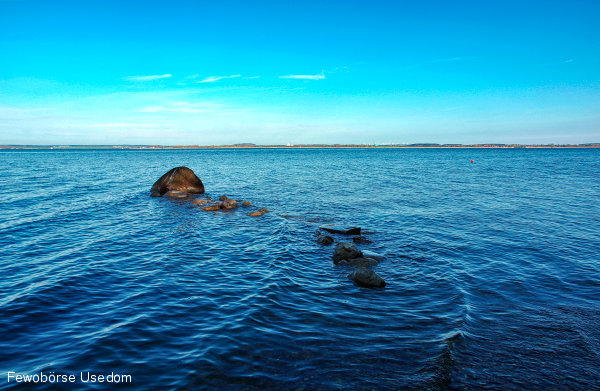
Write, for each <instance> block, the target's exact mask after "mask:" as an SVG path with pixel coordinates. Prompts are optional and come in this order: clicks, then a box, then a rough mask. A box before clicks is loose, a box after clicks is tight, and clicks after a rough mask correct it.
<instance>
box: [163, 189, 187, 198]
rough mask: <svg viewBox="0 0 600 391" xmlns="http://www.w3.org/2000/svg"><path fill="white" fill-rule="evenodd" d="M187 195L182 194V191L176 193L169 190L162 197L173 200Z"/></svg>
mask: <svg viewBox="0 0 600 391" xmlns="http://www.w3.org/2000/svg"><path fill="white" fill-rule="evenodd" d="M188 195H189V194H188V193H184V192H182V191H178V190H169V191H168V192H166V193H165V194H164V197H173V198H185V197H187V196H188Z"/></svg>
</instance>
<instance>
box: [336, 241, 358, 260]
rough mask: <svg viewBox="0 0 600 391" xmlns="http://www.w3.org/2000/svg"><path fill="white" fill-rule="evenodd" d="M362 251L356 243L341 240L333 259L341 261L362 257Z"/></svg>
mask: <svg viewBox="0 0 600 391" xmlns="http://www.w3.org/2000/svg"><path fill="white" fill-rule="evenodd" d="M361 256H362V253H361V252H360V250H359V249H358V248H357V247H356V244H354V243H350V242H340V243H338V244H337V245H336V246H335V250H334V252H333V261H334V262H335V263H339V262H340V261H341V260H344V259H345V260H350V259H353V258H358V257H361Z"/></svg>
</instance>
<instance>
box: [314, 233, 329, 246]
mask: <svg viewBox="0 0 600 391" xmlns="http://www.w3.org/2000/svg"><path fill="white" fill-rule="evenodd" d="M317 243H319V244H323V245H325V246H329V245H330V244H333V238H332V237H331V236H329V235H323V234H319V236H317Z"/></svg>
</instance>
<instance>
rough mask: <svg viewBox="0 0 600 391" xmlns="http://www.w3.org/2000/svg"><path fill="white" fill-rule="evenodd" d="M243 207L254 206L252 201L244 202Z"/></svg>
mask: <svg viewBox="0 0 600 391" xmlns="http://www.w3.org/2000/svg"><path fill="white" fill-rule="evenodd" d="M242 206H252V202H250V201H244V202H243V203H242Z"/></svg>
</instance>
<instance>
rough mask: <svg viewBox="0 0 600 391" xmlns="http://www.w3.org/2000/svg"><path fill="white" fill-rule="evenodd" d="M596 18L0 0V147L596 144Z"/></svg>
mask: <svg viewBox="0 0 600 391" xmlns="http://www.w3.org/2000/svg"><path fill="white" fill-rule="evenodd" d="M525 3H526V4H525ZM599 15H600V2H598V1H561V2H558V1H539V2H538V1H529V2H523V1H519V2H513V1H452V2H449V1H430V2H426V1H423V2H403V1H368V2H367V1H361V2H358V1H343V2H342V1H339V2H338V1H323V2H317V1H298V2H292V1H272V2H270V1H255V2H249V1H245V2H243V1H239V2H238V1H218V2H216V1H213V2H201V1H177V0H172V1H169V2H166V1H160V2H159V1H124V0H122V1H110V0H101V1H94V0H90V1H73V2H62V1H28V0H0V144H164V145H175V144H186V145H189V144H200V145H208V144H231V143H241V142H252V143H258V144H287V143H292V144H300V143H369V144H383V143H417V142H436V143H484V142H491V143H586V142H600V23H599V22H598V17H599Z"/></svg>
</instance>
